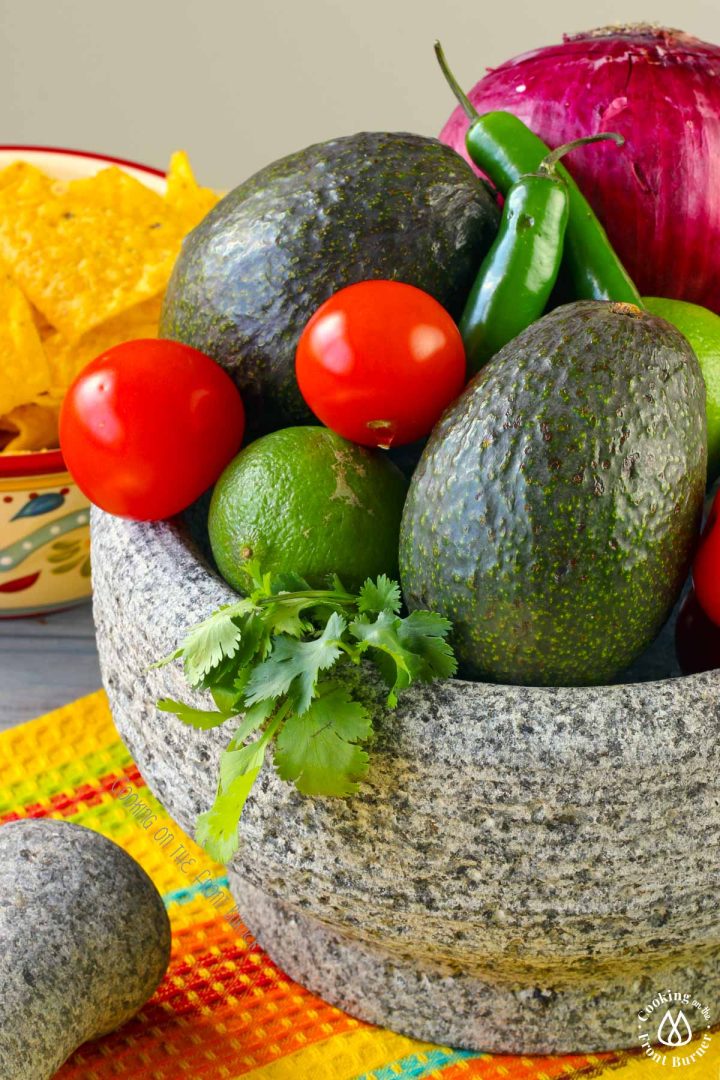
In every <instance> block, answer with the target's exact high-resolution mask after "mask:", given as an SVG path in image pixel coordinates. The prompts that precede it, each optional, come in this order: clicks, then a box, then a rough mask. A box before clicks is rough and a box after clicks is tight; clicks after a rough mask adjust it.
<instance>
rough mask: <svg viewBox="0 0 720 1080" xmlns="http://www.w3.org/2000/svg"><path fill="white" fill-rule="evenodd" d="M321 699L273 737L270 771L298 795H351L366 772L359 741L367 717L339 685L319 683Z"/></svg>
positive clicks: (367, 729) (291, 718) (365, 729)
mask: <svg viewBox="0 0 720 1080" xmlns="http://www.w3.org/2000/svg"><path fill="white" fill-rule="evenodd" d="M320 687H321V690H322V692H321V695H320V697H317V698H315V700H314V701H312V702H311V703H310V705H309V707H308V708H307V710H306V711H305V712H304V713H303V714H302V715H298V713H292V714H291V715H290V716H288V718H287V720H286V721H285V726H284V727H283V729H282V731H281V732H280V734H279V735H278V737H277V741H276V746H275V768H276V769H277V771H278V775H279V776H280V777H281V779H282V780H293V781H294V782H295V786H296V787H297V789H298V791H299V792H301V794H303V795H336V796H341V797H342V796H345V795H352V794H354V793H355V792H356V791H357V789H358V781H359V780H361V779H362V778H363V777H364V776H365V774H366V772H367V768H368V755H367V753H366V751H365V750H363V748H362V747H361V746H358V742H359V741H361V740H364V739H367V737H368V736H369V735H370V733H371V730H372V724H371V720H370V714H369V713H368V711H367V709H365V708H364V707H363V706H362V705H361V704H360V703H359V702H357V701H353V699H352V698H351V696H350V693H349V692H348V690H347V689H345V687H343V686H340V685H339V684H338V683H333V682H325V683H321V684H320Z"/></svg>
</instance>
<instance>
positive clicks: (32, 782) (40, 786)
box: [0, 739, 133, 813]
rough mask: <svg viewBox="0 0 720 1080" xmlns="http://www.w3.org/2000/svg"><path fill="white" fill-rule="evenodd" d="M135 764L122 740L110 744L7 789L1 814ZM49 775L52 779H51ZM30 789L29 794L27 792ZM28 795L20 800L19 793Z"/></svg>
mask: <svg viewBox="0 0 720 1080" xmlns="http://www.w3.org/2000/svg"><path fill="white" fill-rule="evenodd" d="M132 764H133V760H132V757H131V756H130V752H129V751H128V749H127V747H126V746H124V744H123V743H121V742H120V740H119V739H117V740H115V741H113V742H111V743H108V745H107V746H106V747H103V748H102V749H101V750H94V751H92V752H91V753H89V754H85V755H84V757H80V758H75V759H74V760H72V761H67V762H65V764H64V765H58V766H52V765H51V766H50V769H48V771H47V772H43V773H38V774H36V775H35V776H29V777H28V778H27V780H20V781H19V782H15V783H14V784H11V785H10V786H9V787H8V788H6V789H4V791H5V799H4V801H3V799H2V795H0V813H6V812H7V811H9V810H14V809H18V804H19V803H22V805H23V806H28V805H31V804H32V803H34V802H39V801H40V800H41V799H43V798H46V799H47V798H49V797H50V796H51V795H59V794H60V793H61V792H62V791H64V790H65V789H66V788H72V789H73V791H76V790H77V788H78V787H81V786H82V785H83V784H92V782H93V781H97V780H99V778H100V777H101V776H105V775H107V773H112V772H117V771H118V770H122V768H123V767H124V766H125V765H132ZM48 773H49V774H50V775H48ZM28 788H30V790H29V793H27V789H28ZM21 790H22V791H25V792H26V794H23V795H22V796H21V797H20V798H18V795H17V794H16V793H17V792H18V791H21Z"/></svg>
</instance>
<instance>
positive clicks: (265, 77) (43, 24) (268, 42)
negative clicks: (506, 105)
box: [0, 0, 720, 188]
mask: <svg viewBox="0 0 720 1080" xmlns="http://www.w3.org/2000/svg"><path fill="white" fill-rule="evenodd" d="M620 20H622V21H638V20H645V21H654V22H659V23H664V24H666V25H670V26H676V27H678V26H679V27H680V28H682V29H684V30H687V31H690V32H692V33H695V34H697V35H698V36H699V37H704V38H706V39H709V40H716V41H720V0H593V2H592V3H586V4H583V3H580V2H577V0H492V3H490V2H487V0H295V2H293V0H269V2H268V0H265V2H264V3H263V2H262V0H253V2H252V3H251V2H248V0H204V2H203V0H112V2H110V0H0V141H1V142H5V143H10V142H25V143H44V144H51V145H60V146H71V147H79V148H81V149H90V150H98V151H102V152H105V153H111V154H117V155H119V156H122V157H131V158H135V159H137V160H139V161H144V162H147V163H149V164H155V165H159V166H164V165H165V163H166V162H167V159H168V157H169V154H170V152H171V151H172V150H173V149H174V148H178V147H183V148H185V149H187V150H188V151H189V153H190V155H191V158H192V160H193V162H194V164H195V166H196V171H197V172H198V173H199V175H200V179H201V180H202V181H204V182H205V183H208V184H213V185H216V186H218V187H223V188H226V187H231V186H234V184H236V183H238V182H239V181H240V180H242V179H243V178H244V177H245V176H247V175H249V174H250V173H251V172H254V171H255V170H256V169H258V168H260V167H261V166H262V165H264V164H266V163H267V162H268V161H271V160H272V159H273V158H276V157H279V156H282V155H283V154H286V153H289V152H290V151H292V150H295V149H298V148H300V147H302V146H304V145H306V144H308V143H310V142H315V141H317V140H321V139H326V138H330V137H332V136H334V135H342V134H348V133H350V132H353V131H358V130H361V129H370V130H372V129H375V130H380V129H385V130H410V131H417V132H420V133H423V134H431V135H434V134H437V132H438V130H439V128H440V127H441V125H442V123H443V122H444V120H445V119H446V117H447V115H448V114H449V112H450V108H451V104H452V101H451V98H450V95H449V91H448V90H447V89H446V87H445V85H444V83H443V81H442V79H441V76H440V74H439V71H438V70H437V68H436V65H435V61H434V57H433V53H432V43H433V40H434V39H435V38H436V37H440V38H441V39H442V41H443V44H444V45H445V47H446V51H447V53H448V56H449V58H450V60H451V62H452V64H453V66H454V67H455V68H456V69H457V72H458V75H459V76H460V79H461V81H462V82H463V83H465V84H467V85H470V84H472V83H473V82H475V81H476V80H477V79H478V78H479V77H480V76H481V74H482V72H483V70H484V68H485V67H487V66H492V65H493V64H497V63H499V62H501V61H502V60H504V59H506V58H508V57H510V56H513V55H515V54H517V53H519V52H522V51H524V50H526V49H530V48H534V47H536V46H539V45H543V44H549V43H551V42H553V41H555V40H558V39H559V38H560V36H561V34H562V32H563V31H577V30H582V29H588V28H590V27H593V26H604V25H607V24H609V23H613V22H617V21H620Z"/></svg>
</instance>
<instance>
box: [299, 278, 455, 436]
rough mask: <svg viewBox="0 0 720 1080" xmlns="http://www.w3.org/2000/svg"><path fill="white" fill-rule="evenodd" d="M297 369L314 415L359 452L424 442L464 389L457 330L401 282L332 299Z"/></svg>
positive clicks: (352, 288) (305, 338) (305, 336)
mask: <svg viewBox="0 0 720 1080" xmlns="http://www.w3.org/2000/svg"><path fill="white" fill-rule="evenodd" d="M295 367H296V373H297V380H298V385H299V386H300V391H301V393H302V395H303V397H304V398H305V400H306V401H307V403H308V405H309V406H310V408H311V409H312V411H313V412H314V413H315V415H316V416H317V417H318V418H319V419H320V420H322V422H323V424H326V425H327V427H329V428H332V430H333V431H335V432H337V434H338V435H342V436H343V438H345V439H350V440H352V441H353V442H357V443H362V444H363V445H365V446H382V447H389V446H400V445H403V444H404V443H411V442H415V440H416V439H420V438H422V437H423V436H424V435H427V434H428V433H429V431H430V430H431V428H432V427H433V425H434V424H435V422H436V421H437V420H438V419H439V417H440V414H441V413H442V412H443V410H444V409H445V407H446V406H447V405H449V404H450V402H451V401H452V400H453V399H454V398H456V397H457V395H458V394H459V393H460V391H461V390H462V388H463V386H464V384H465V350H464V348H463V343H462V338H461V337H460V332H459V330H458V328H457V326H456V325H455V323H454V322H453V320H452V319H451V318H450V316H449V315H448V313H447V311H445V309H444V308H443V307H442V306H441V305H440V304H438V302H437V300H435V299H433V297H432V296H429V295H428V294H427V293H426V292H423V291H422V289H416V288H415V287H414V286H413V285H404V284H402V283H401V282H399V281H361V282H360V283H359V284H357V285H349V286H348V287H347V288H345V289H341V290H340V291H339V292H336V293H335V295H334V296H331V297H330V299H329V300H327V301H326V302H325V303H324V304H322V305H321V307H319V308H318V310H317V311H316V312H315V314H314V315H313V317H312V318H311V319H310V321H309V322H308V324H307V326H306V327H305V329H304V330H303V332H302V335H301V337H300V341H299V343H298V348H297V353H296V357H295Z"/></svg>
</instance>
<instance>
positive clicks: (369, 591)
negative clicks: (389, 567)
mask: <svg viewBox="0 0 720 1080" xmlns="http://www.w3.org/2000/svg"><path fill="white" fill-rule="evenodd" d="M401 604H402V598H401V596H400V586H399V585H398V583H397V581H392V580H391V579H390V578H389V577H387V575H386V574H381V575H380V577H378V578H376V579H375V581H373V580H372V579H371V578H368V579H367V581H366V582H365V584H364V585H363V587H362V589H361V590H360V595H359V596H358V611H359V612H360V613H361V614H365V613H367V612H372V613H373V614H376V615H378V614H379V613H380V612H381V611H390V612H394V613H395V614H396V615H397V613H398V612H399V611H400V606H401Z"/></svg>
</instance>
